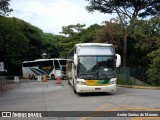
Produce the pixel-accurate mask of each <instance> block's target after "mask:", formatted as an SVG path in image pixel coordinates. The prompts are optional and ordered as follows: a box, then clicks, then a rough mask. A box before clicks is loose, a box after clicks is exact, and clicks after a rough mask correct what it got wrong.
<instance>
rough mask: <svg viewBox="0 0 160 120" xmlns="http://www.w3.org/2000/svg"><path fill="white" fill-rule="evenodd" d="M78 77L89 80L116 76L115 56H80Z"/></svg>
mask: <svg viewBox="0 0 160 120" xmlns="http://www.w3.org/2000/svg"><path fill="white" fill-rule="evenodd" d="M78 77H79V78H81V79H88V80H89V79H91V80H93V79H99V80H104V79H110V78H113V77H115V61H114V56H113V55H112V56H105V57H104V56H92V57H86V56H83V57H79V65H78Z"/></svg>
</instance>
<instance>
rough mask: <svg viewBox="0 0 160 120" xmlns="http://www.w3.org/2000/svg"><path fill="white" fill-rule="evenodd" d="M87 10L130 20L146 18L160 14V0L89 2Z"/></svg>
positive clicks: (96, 0) (103, 0)
mask: <svg viewBox="0 0 160 120" xmlns="http://www.w3.org/2000/svg"><path fill="white" fill-rule="evenodd" d="M87 1H89V5H88V6H87V7H86V9H87V10H88V11H90V12H93V11H94V10H98V11H100V12H102V13H109V14H111V13H117V14H121V15H126V16H127V17H128V18H129V19H132V18H136V17H146V16H149V15H157V14H159V13H160V7H159V6H160V1H159V0H136V1H135V0H87Z"/></svg>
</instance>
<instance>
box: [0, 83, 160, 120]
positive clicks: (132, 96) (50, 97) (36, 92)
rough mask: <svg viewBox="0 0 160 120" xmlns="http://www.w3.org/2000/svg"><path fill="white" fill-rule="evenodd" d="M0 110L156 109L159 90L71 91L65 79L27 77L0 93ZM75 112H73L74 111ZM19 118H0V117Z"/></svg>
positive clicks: (130, 119) (99, 119)
mask: <svg viewBox="0 0 160 120" xmlns="http://www.w3.org/2000/svg"><path fill="white" fill-rule="evenodd" d="M0 111H159V112H160V90H151V89H135V88H123V87H118V88H117V92H116V94H109V93H87V94H82V95H78V94H75V93H74V91H73V89H72V87H71V86H70V85H68V83H67V81H63V84H62V85H56V84H55V82H54V81H49V82H37V81H34V82H33V81H27V82H23V83H20V84H19V85H18V86H17V87H16V88H13V89H11V90H9V91H5V92H1V93H0ZM75 116H76V115H75ZM1 119H2V120H19V119H22V118H2V117H1V118H0V120H1ZM23 119H25V120H30V119H34V120H51V119H53V120H57V119H58V120H75V119H77V120H92V119H95V120H106V119H107V120H160V117H114V118H113V117H94V116H88V117H48V118H23Z"/></svg>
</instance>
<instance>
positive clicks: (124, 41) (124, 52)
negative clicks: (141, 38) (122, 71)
mask: <svg viewBox="0 0 160 120" xmlns="http://www.w3.org/2000/svg"><path fill="white" fill-rule="evenodd" d="M127 37H128V32H127V30H126V31H125V33H124V36H123V44H124V46H123V67H126V63H127Z"/></svg>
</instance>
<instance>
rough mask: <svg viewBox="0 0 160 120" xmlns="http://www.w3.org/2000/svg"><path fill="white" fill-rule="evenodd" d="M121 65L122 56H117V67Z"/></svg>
mask: <svg viewBox="0 0 160 120" xmlns="http://www.w3.org/2000/svg"><path fill="white" fill-rule="evenodd" d="M120 65H121V56H120V55H119V54H116V67H119V66H120Z"/></svg>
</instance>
